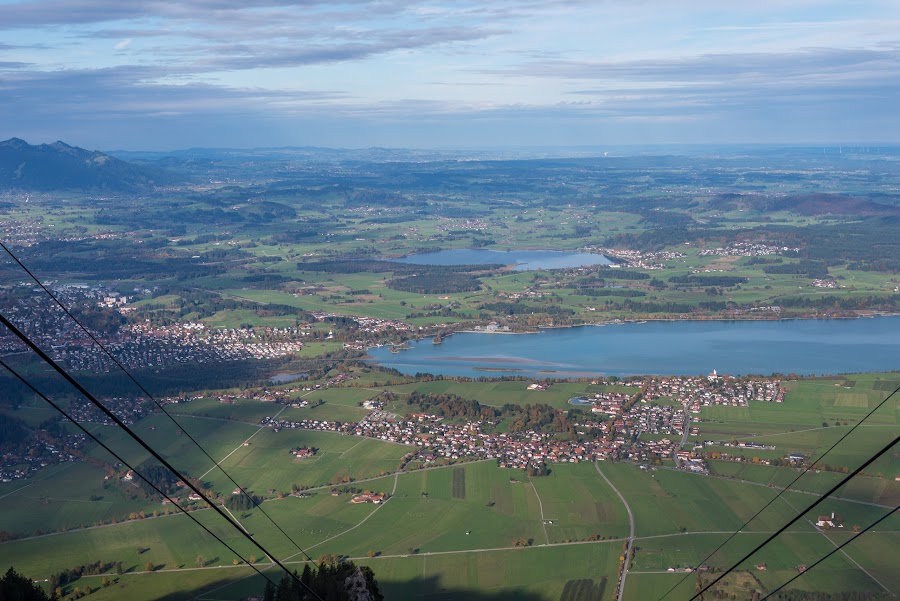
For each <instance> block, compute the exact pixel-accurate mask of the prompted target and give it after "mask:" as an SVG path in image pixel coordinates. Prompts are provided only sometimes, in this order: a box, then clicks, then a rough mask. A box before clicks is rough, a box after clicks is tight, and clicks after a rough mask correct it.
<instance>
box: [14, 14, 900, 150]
mask: <svg viewBox="0 0 900 601" xmlns="http://www.w3.org/2000/svg"><path fill="white" fill-rule="evenodd" d="M898 106H900V2H897V1H896V0H851V1H848V0H840V1H827V0H790V1H785V0H753V1H750V2H727V1H722V0H592V1H579V0H540V1H531V0H522V1H515V2H514V1H506V0H477V1H473V2H470V1H468V0H458V1H445V0H434V1H423V2H416V1H412V0H407V1H401V0H324V1H319V0H178V1H171V0H139V1H138V0H134V1H132V0H13V1H10V0H0V139H6V138H9V137H13V136H16V137H20V138H24V139H25V140H27V141H29V142H31V143H42V142H52V141H55V140H63V141H65V142H67V143H70V144H73V145H77V146H83V147H86V148H90V149H106V150H112V149H122V150H168V149H176V148H190V147H234V148H240V147H260V146H326V147H343V148H366V147H372V146H382V147H412V148H504V147H553V146H598V147H602V146H604V145H623V144H726V143H735V144H738V143H739V144H747V143H772V144H814V145H818V144H840V143H844V144H852V143H860V144H889V143H896V142H898V141H900V110H897V107H898Z"/></svg>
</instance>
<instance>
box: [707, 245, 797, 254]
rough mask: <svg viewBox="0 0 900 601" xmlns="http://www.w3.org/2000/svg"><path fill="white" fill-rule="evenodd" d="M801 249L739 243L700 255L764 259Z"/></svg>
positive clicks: (709, 249)
mask: <svg viewBox="0 0 900 601" xmlns="http://www.w3.org/2000/svg"><path fill="white" fill-rule="evenodd" d="M799 250H800V249H799V248H792V247H790V246H772V245H770V244H759V243H755V242H738V243H736V244H732V245H731V246H725V247H721V248H706V249H704V250H701V251H700V252H699V253H698V254H699V255H700V256H701V257H710V256H713V257H716V256H717V257H764V256H766V255H782V254H784V253H786V252H799Z"/></svg>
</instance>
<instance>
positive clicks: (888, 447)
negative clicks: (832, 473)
mask: <svg viewBox="0 0 900 601" xmlns="http://www.w3.org/2000/svg"><path fill="white" fill-rule="evenodd" d="M898 442H900V436H897V437H895V438H894V440H892V441H891V442H889V443H888V444H887V445H886V446H884V447H882V449H881V450H880V451H878V452H877V453H875V454H874V455H872V456H871V457H869V458H868V459H867V460H866V461H865V463H863V464H862V465H860V466H859V467H858V468H856V469H855V470H853V471H852V472H850V473H849V474H848V475H847V476H846V477H845V478H844V479H843V480H841V481H840V482H838V483H837V484H835V485H834V486H833V487H831V489H830V490H829V491H828V492H826V493H825V494H823V495H822V496H821V497H819V498H818V499H816V500H815V501H813V503H812V504H811V505H810V506H809V507H807V508H806V509H804V510H803V511H801V512H799V513H798V514H797V515H796V516H794V517H793V518H792V519H791V520H789V521H788V523H787V524H785V525H784V526H782V527H781V528H779V529H778V530H776V531H775V532H774V533H773V534H772V535H771V536H769V538H767V539H766V540H764V541H763V542H761V543H760V544H758V545H756V547H754V548H753V550H752V551H750V552H749V553H747V554H746V555H744V556H743V557H742V558H740V559H739V560H738V561H737V562H736V563H735V564H734V565H733V566H731V567H730V568H728V569H727V570H725V571H724V572H722V574H721V575H720V576H718V577H717V578H716V579H715V580H713V581H712V582H710V583H709V584H707V585H706V586H704V587H703V588H702V589H700V591H699V592H697V593H696V594H695V595H694V596H693V597H691V598H690V600H689V601H694V599H697V598H698V597H700V596H701V595H702V594H703V593H705V592H706V590H707V589H708V588H709V587H711V586H713V585H714V584H715V583H717V582H718V581H719V580H721V579H722V578H724V577H725V575H726V574H728V573H729V572H732V571H733V570H734V569H736V568H737V567H738V566H739V565H741V564H742V563H744V562H745V561H746V560H747V559H749V558H750V557H751V556H752V555H753V554H754V553H756V552H757V551H759V550H760V549H762V548H763V547H765V546H766V545H767V544H769V543H770V542H772V540H773V539H774V538H775V537H776V536H778V535H779V534H781V533H782V532H784V531H785V530H787V529H788V528H790V527H791V526H792V525H793V524H794V522H796V521H797V520H799V519H800V518H802V517H803V516H804V515H806V514H807V513H809V512H810V511H812V510H813V509H815V508H816V506H818V505H819V503H821V502H823V501H824V500H825V499H827V498H828V497H830V496H831V495H832V494H833V493H834V492H835V491H836V490H837V489H839V488H840V487H842V486H843V485H845V484H846V483H847V482H849V481H850V480H851V479H852V478H853V477H854V476H856V475H857V474H859V473H860V472H861V471H863V470H864V469H865V468H867V467H869V465H871V464H872V462H874V461H875V460H876V459H878V458H879V457H881V456H882V455H884V454H885V453H887V452H888V451H889V450H891V447H893V446H894V445H895V444H897V443H898Z"/></svg>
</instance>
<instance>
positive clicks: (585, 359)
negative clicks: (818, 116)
mask: <svg viewBox="0 0 900 601" xmlns="http://www.w3.org/2000/svg"><path fill="white" fill-rule="evenodd" d="M369 354H370V355H371V356H372V357H373V358H374V359H375V360H376V361H377V362H378V363H380V364H381V365H384V366H386V367H393V368H395V369H398V370H400V371H401V372H403V373H407V374H414V373H416V372H428V373H433V374H443V375H449V376H471V377H484V376H500V375H524V376H550V377H579V376H586V375H591V376H593V375H613V376H626V375H635V374H672V375H682V374H701V373H702V374H705V373H708V372H710V371H712V370H713V369H716V370H718V371H719V373H725V374H735V375H737V374H771V373H775V372H782V373H791V372H793V373H797V374H806V375H808V374H834V373H845V372H859V371H890V370H898V369H900V317H875V318H872V319H869V318H863V319H832V320H789V321H667V322H649V323H626V324H622V325H607V326H603V327H593V326H585V327H578V328H560V329H552V330H544V331H542V332H540V333H537V334H482V333H459V334H454V335H453V336H449V337H447V338H444V342H443V343H442V344H434V343H433V342H432V341H431V339H430V338H429V339H426V340H423V341H420V342H418V343H414V344H413V345H412V348H410V349H409V350H403V351H400V352H397V353H392V352H390V351H389V349H388V348H386V347H382V348H376V349H371V350H370V351H369Z"/></svg>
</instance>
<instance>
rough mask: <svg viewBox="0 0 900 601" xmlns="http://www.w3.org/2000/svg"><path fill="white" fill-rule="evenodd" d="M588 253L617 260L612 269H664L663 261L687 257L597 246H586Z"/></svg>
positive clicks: (672, 253) (673, 253)
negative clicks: (622, 267)
mask: <svg viewBox="0 0 900 601" xmlns="http://www.w3.org/2000/svg"><path fill="white" fill-rule="evenodd" d="M582 250H585V251H587V252H595V253H600V254H602V255H605V256H607V257H611V258H613V259H616V260H617V261H618V263H615V264H613V265H610V267H611V268H616V267H621V266H625V267H634V268H638V269H662V268H663V267H664V265H663V261H673V260H675V259H683V258H684V257H686V256H687V255H685V254H684V253H681V252H678V251H671V250H662V251H653V252H650V251H647V252H645V251H640V250H630V249H627V248H624V249H623V248H602V247H597V246H586V247H584V249H582Z"/></svg>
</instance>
